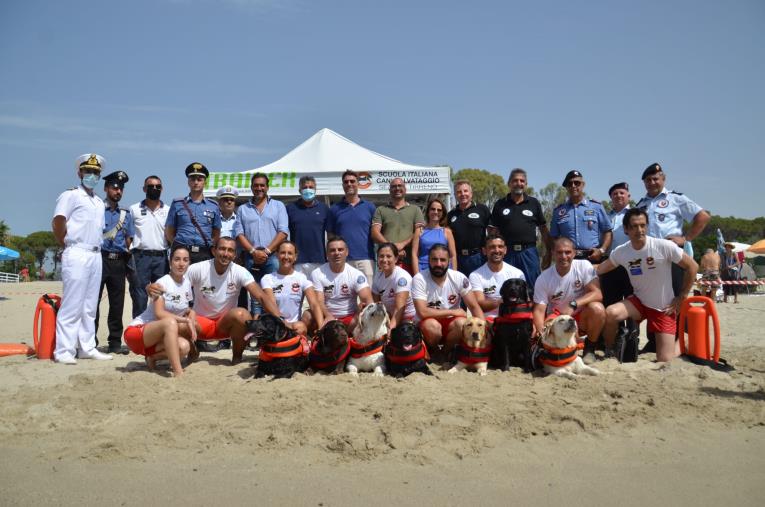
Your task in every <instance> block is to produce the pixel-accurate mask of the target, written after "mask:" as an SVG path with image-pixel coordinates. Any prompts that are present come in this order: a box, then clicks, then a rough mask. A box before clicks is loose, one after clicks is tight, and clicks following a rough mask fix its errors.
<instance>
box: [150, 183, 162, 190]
mask: <svg viewBox="0 0 765 507" xmlns="http://www.w3.org/2000/svg"><path fill="white" fill-rule="evenodd" d="M146 188H151V189H154V190H162V184H161V183H160V184H159V185H146Z"/></svg>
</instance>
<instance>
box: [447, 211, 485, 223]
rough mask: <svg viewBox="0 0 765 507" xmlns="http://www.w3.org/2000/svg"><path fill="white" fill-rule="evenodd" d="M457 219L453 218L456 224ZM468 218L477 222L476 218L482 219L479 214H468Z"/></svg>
mask: <svg viewBox="0 0 765 507" xmlns="http://www.w3.org/2000/svg"><path fill="white" fill-rule="evenodd" d="M455 218H457V217H454V218H452V222H454V219H455ZM468 218H472V219H474V220H475V219H476V218H481V215H479V214H478V213H468Z"/></svg>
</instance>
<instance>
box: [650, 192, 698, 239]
mask: <svg viewBox="0 0 765 507" xmlns="http://www.w3.org/2000/svg"><path fill="white" fill-rule="evenodd" d="M637 207H638V208H643V209H645V211H646V213H648V235H649V236H651V237H652V238H659V239H665V238H666V237H667V236H682V235H683V223H684V222H693V218H694V217H695V216H696V215H697V214H698V213H699V211H702V209H703V208H702V207H701V206H699V205H698V204H696V203H695V202H693V201H691V200H690V199H688V197H686V196H684V195H683V194H680V193H678V192H673V191H672V190H667V189H666V188H665V189H663V190H662V191H661V192H659V193H658V194H657V195H656V197H648V196H647V195H646V196H645V197H643V198H642V199H640V202H638V203H637Z"/></svg>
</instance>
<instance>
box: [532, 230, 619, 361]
mask: <svg viewBox="0 0 765 507" xmlns="http://www.w3.org/2000/svg"><path fill="white" fill-rule="evenodd" d="M575 256H576V247H575V246H574V242H573V241H571V240H570V239H568V238H566V237H562V236H561V237H560V238H558V239H556V240H555V243H554V244H553V259H554V263H553V265H552V266H550V267H549V268H547V269H546V270H544V271H543V272H542V274H541V275H540V276H539V278H537V281H536V283H535V284H534V311H533V313H534V328H535V329H536V330H537V332H541V330H542V329H544V323H545V318H546V317H547V316H548V315H554V316H557V315H571V316H572V317H574V319H576V323H577V324H578V326H579V333H580V334H586V335H587V341H586V342H585V344H584V357H583V358H582V360H583V361H584V363H585V364H592V363H594V362H595V345H596V344H597V343H598V337H599V336H600V332H601V331H602V330H603V325H604V324H605V321H606V310H605V308H604V307H603V294H602V293H601V292H600V282H599V281H598V276H597V274H596V273H595V268H593V267H592V264H590V261H588V260H586V259H574V257H575ZM612 355H613V351H612V350H611V351H609V350H607V351H606V357H610V356H612Z"/></svg>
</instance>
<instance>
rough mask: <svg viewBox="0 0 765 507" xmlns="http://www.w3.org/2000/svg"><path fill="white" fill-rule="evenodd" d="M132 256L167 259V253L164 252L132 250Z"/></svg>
mask: <svg viewBox="0 0 765 507" xmlns="http://www.w3.org/2000/svg"><path fill="white" fill-rule="evenodd" d="M133 253H134V254H141V255H148V256H150V257H167V251H165V250H143V249H138V248H136V249H135V250H133Z"/></svg>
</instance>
